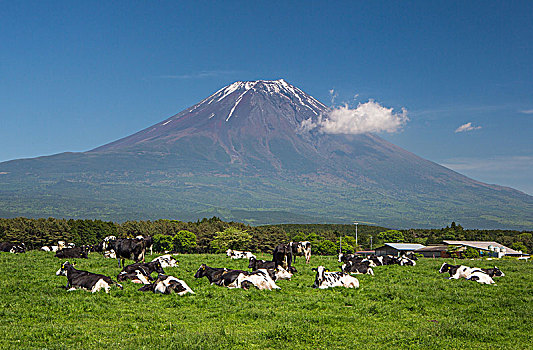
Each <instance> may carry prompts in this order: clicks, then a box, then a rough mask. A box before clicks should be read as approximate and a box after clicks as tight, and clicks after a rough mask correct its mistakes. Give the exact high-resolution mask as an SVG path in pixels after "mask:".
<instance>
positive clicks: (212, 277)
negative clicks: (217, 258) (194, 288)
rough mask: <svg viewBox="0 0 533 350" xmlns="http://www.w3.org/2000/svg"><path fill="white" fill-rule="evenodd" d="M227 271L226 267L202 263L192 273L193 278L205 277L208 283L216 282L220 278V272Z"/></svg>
mask: <svg viewBox="0 0 533 350" xmlns="http://www.w3.org/2000/svg"><path fill="white" fill-rule="evenodd" d="M225 271H228V269H226V268H219V267H209V266H207V265H206V264H202V265H201V266H200V268H199V269H198V270H197V271H196V273H195V274H194V278H202V277H207V279H208V280H209V283H211V284H216V283H218V282H219V281H220V279H221V278H222V274H223V273H224V272H225Z"/></svg>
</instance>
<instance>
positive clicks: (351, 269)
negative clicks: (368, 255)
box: [341, 261, 374, 276]
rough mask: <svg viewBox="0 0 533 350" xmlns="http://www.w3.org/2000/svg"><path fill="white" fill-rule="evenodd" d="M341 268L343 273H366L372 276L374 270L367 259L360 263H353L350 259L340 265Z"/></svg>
mask: <svg viewBox="0 0 533 350" xmlns="http://www.w3.org/2000/svg"><path fill="white" fill-rule="evenodd" d="M341 270H342V272H344V273H350V274H363V275H365V274H366V275H372V276H374V271H373V270H372V268H371V267H370V262H369V261H365V262H362V263H354V262H352V261H348V262H347V263H345V264H343V265H342V266H341Z"/></svg>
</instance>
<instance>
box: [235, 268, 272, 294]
mask: <svg viewBox="0 0 533 350" xmlns="http://www.w3.org/2000/svg"><path fill="white" fill-rule="evenodd" d="M252 286H254V287H255V288H257V289H259V290H272V289H281V288H280V287H278V286H277V285H276V283H275V282H274V280H273V279H272V278H271V277H270V275H269V273H268V271H267V270H265V269H259V270H257V271H253V272H245V271H242V272H241V273H239V274H238V275H237V278H235V279H234V280H233V282H231V283H230V284H228V285H227V287H228V288H242V289H250V288H251V287H252Z"/></svg>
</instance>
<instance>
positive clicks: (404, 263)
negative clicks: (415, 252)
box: [398, 255, 416, 266]
mask: <svg viewBox="0 0 533 350" xmlns="http://www.w3.org/2000/svg"><path fill="white" fill-rule="evenodd" d="M398 264H399V265H400V266H415V265H416V261H414V260H413V259H410V258H408V257H407V256H405V255H402V256H401V257H400V258H399V259H398Z"/></svg>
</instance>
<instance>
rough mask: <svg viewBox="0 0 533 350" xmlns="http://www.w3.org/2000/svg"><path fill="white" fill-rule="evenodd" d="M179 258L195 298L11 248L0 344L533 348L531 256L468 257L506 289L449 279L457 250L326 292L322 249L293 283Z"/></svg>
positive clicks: (91, 265) (326, 261)
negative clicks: (215, 270) (98, 276)
mask: <svg viewBox="0 0 533 350" xmlns="http://www.w3.org/2000/svg"><path fill="white" fill-rule="evenodd" d="M155 256H156V254H154V255H153V256H148V258H147V261H149V260H152V259H153V258H155ZM270 257H271V256H269V255H266V254H260V255H259V256H258V258H263V259H270ZM178 259H179V260H180V264H179V267H175V268H166V269H165V271H166V273H167V274H169V275H173V276H176V277H178V278H180V279H183V280H185V282H186V283H187V284H188V285H189V286H190V287H191V288H192V289H193V290H194V291H195V293H196V294H195V295H186V296H184V297H180V296H178V295H176V294H172V295H156V294H152V293H142V292H138V291H137V289H138V288H139V287H140V285H138V284H133V283H130V282H127V281H126V282H124V283H123V286H124V290H119V289H117V288H113V289H112V290H111V291H110V293H109V294H106V293H104V292H103V291H102V292H99V293H95V294H91V293H88V292H85V291H74V292H67V291H66V289H65V288H64V286H65V284H66V278H65V277H63V276H56V275H55V272H56V271H57V270H58V269H59V267H60V265H61V263H62V262H64V261H65V259H58V258H55V257H54V256H53V253H47V252H41V251H30V252H28V253H25V254H19V255H14V254H8V253H0V269H1V272H2V276H3V277H2V279H1V280H0V306H1V307H0V320H2V322H1V324H0V335H1V337H2V339H3V342H2V343H1V344H0V347H1V348H6V349H7V348H10V349H12V348H17V349H70V348H73V347H76V348H80V347H84V348H89V349H95V348H109V347H113V348H123V349H129V348H141V349H144V348H146V349H150V348H155V347H168V348H176V349H188V348H202V349H217V348H230V349H232V348H246V349H279V348H282V347H286V346H292V347H296V348H298V349H317V348H324V349H326V348H328V349H340V348H351V349H354V348H355V349H363V348H368V347H375V346H377V347H379V348H384V347H389V348H393V349H394V348H415V349H433V348H435V349H436V348H439V349H473V348H491V349H498V348H501V349H527V348H531V344H533V339H532V333H533V332H532V331H533V329H532V326H531V315H533V290H532V288H531V287H533V267H532V266H533V265H532V264H531V263H528V262H523V261H516V260H501V261H483V260H473V261H471V260H461V261H459V260H458V261H457V263H461V264H464V265H468V266H476V267H493V266H494V265H495V264H496V265H497V266H498V267H500V268H501V269H502V271H504V273H505V275H506V276H505V277H501V278H497V279H495V280H496V283H497V285H496V286H493V285H481V284H478V283H475V282H471V281H467V280H464V279H462V280H448V279H447V277H448V275H447V274H442V275H441V274H439V273H438V268H439V267H440V265H441V264H442V263H443V262H444V261H447V262H453V260H451V259H419V260H418V263H417V265H416V266H414V267H410V266H397V265H393V266H379V267H376V268H375V269H374V272H375V276H369V275H358V276H357V278H358V279H359V281H360V288H359V289H345V288H334V289H328V290H317V289H313V288H312V287H311V286H312V284H313V281H314V277H315V273H314V272H313V271H311V267H316V266H318V265H324V266H326V267H327V268H329V269H331V270H332V271H335V270H339V265H340V264H339V263H338V262H337V259H336V257H334V256H313V257H312V258H311V264H310V265H307V266H306V265H305V263H304V259H303V258H299V259H298V261H297V263H296V264H295V266H296V268H297V269H298V273H297V274H295V275H294V277H293V279H292V281H279V282H278V283H277V284H278V285H279V286H280V287H281V290H277V291H259V290H248V291H246V290H241V289H227V288H223V287H218V286H211V285H210V284H209V282H208V281H207V279H206V278H203V279H195V278H194V277H193V275H194V273H195V272H196V270H197V269H198V267H199V266H200V264H202V263H206V264H208V265H209V266H213V267H228V268H239V269H244V270H248V269H247V266H248V263H247V261H245V260H231V259H229V258H228V257H226V256H225V255H221V254H218V255H216V254H183V255H179V257H178ZM72 260H73V259H71V261H72ZM75 260H76V262H77V268H78V269H82V270H88V271H91V272H95V273H102V274H106V275H108V276H111V277H112V278H113V279H114V280H116V275H117V274H118V273H119V272H120V268H118V266H117V261H116V260H112V259H104V258H103V257H102V256H101V255H100V254H97V253H92V254H90V256H89V259H88V260H84V259H75ZM129 263H131V261H130V262H129Z"/></svg>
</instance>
